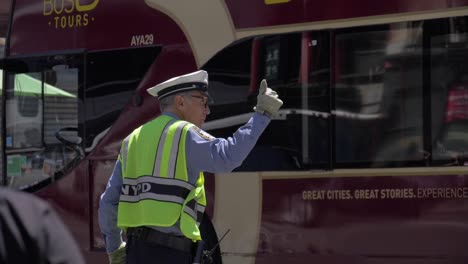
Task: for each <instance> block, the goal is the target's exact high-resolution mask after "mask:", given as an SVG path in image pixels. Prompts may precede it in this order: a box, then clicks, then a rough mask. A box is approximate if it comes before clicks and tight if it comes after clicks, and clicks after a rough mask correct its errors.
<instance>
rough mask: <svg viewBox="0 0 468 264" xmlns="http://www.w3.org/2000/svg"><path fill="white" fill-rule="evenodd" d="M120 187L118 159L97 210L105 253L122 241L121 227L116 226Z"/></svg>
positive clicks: (120, 177)
mask: <svg viewBox="0 0 468 264" xmlns="http://www.w3.org/2000/svg"><path fill="white" fill-rule="evenodd" d="M121 188H122V169H121V164H120V161H119V160H117V162H116V164H115V167H114V172H113V173H112V175H111V177H110V179H109V181H108V182H107V186H106V190H105V191H104V193H103V194H102V195H101V200H100V202H99V210H98V218H99V228H100V229H101V232H102V235H103V237H104V242H105V243H106V251H107V253H111V252H113V251H115V250H117V249H118V248H119V246H120V244H121V243H122V229H120V228H119V227H117V209H118V205H119V197H120V190H121Z"/></svg>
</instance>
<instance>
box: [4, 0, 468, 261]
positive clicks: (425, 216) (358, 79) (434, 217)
mask: <svg viewBox="0 0 468 264" xmlns="http://www.w3.org/2000/svg"><path fill="white" fill-rule="evenodd" d="M0 48H1V49H0V54H1V55H0V56H1V61H0V65H1V71H0V73H1V74H0V76H1V79H0V80H1V81H0V87H1V91H2V93H1V94H2V100H1V121H2V122H1V131H2V133H1V151H0V155H1V159H0V160H1V162H0V165H1V172H2V174H1V183H2V184H3V185H5V186H8V187H9V188H13V189H20V190H24V191H28V192H34V193H36V194H37V195H38V196H40V197H42V198H44V199H46V200H47V201H48V202H50V203H51V204H53V205H54V207H55V208H56V209H57V211H58V212H59V213H60V215H61V217H62V219H63V220H64V221H65V222H66V223H67V225H68V227H69V228H70V229H71V231H72V233H73V234H74V236H75V238H76V240H77V241H78V242H79V244H80V246H81V249H82V250H83V253H84V254H85V256H86V258H87V261H88V262H89V263H104V262H105V261H107V260H106V254H105V251H104V242H103V239H102V237H101V234H100V230H99V227H98V225H97V209H98V202H99V197H100V195H101V193H102V192H103V190H104V188H105V186H106V183H107V180H108V178H109V176H110V174H111V172H112V169H113V166H114V164H115V160H116V158H117V155H118V152H119V148H120V144H121V141H122V139H124V138H125V137H126V136H127V134H129V133H130V132H131V131H132V130H133V129H134V128H136V127H138V126H140V125H141V124H143V123H145V122H147V121H149V120H151V119H153V118H155V117H156V116H158V115H159V114H160V112H159V107H158V101H157V99H156V98H153V97H151V96H149V94H147V92H146V90H147V89H148V88H149V87H151V86H153V85H155V84H157V83H159V82H162V81H164V80H166V79H169V78H171V77H174V76H176V75H180V74H185V73H188V72H191V71H195V70H198V69H204V70H206V71H208V72H209V75H210V77H209V78H210V94H211V95H212V97H213V98H214V101H215V102H214V104H213V105H211V106H210V109H211V115H210V116H209V117H208V120H207V122H206V124H205V126H204V127H203V128H204V129H205V130H206V131H208V132H209V133H211V134H212V135H214V136H217V137H227V136H229V135H231V134H232V133H233V132H234V131H235V130H236V129H237V127H238V126H239V125H240V124H243V123H244V122H245V121H246V120H247V119H248V118H249V116H250V115H251V114H252V107H253V105H254V103H255V98H256V94H257V87H258V86H259V82H260V81H261V80H262V79H263V78H265V79H267V80H268V83H269V86H271V87H272V88H273V89H274V90H276V91H277V92H278V93H279V95H280V97H281V98H282V99H283V101H284V105H283V108H282V109H281V110H280V112H279V113H278V114H277V115H276V116H274V117H273V120H272V122H271V124H270V125H269V127H268V128H267V130H266V131H265V133H264V134H263V135H262V136H261V138H260V139H259V142H258V144H257V145H256V147H255V148H254V149H253V150H252V152H251V153H250V155H249V156H248V158H247V159H246V160H245V162H244V163H243V164H242V165H241V166H240V167H239V168H237V169H235V171H233V172H232V173H229V174H226V175H213V174H209V175H208V177H207V186H206V187H207V190H208V204H209V207H208V208H207V210H206V214H207V215H208V217H205V221H204V222H203V224H202V229H203V236H204V238H205V239H206V240H207V243H208V246H209V247H210V248H211V247H213V246H214V245H215V244H216V242H217V241H218V240H219V238H220V237H221V236H222V235H223V234H224V233H225V232H226V231H227V230H230V232H229V233H228V234H227V235H226V237H225V238H224V239H223V240H222V241H221V243H220V246H219V248H218V249H217V250H215V251H214V252H215V253H214V259H215V262H216V263H221V261H222V262H223V263H242V264H253V263H256V264H260V263H374V264H383V263H402V264H403V263H404V264H409V263H412V264H416V263H440V264H441V263H467V262H468V251H467V250H466V249H465V248H466V245H467V244H468V67H466V62H467V61H468V0H451V1H447V0H395V1H371V0H348V1H340V0H328V1H315V0H304V1H297V0H263V1H251V0H226V1H216V0H203V1H183V0H182V1H163V0H114V1H103V0H38V1H27V0H10V1H1V2H0ZM214 230H216V231H217V234H216V232H215V231H214ZM221 259H222V260H221Z"/></svg>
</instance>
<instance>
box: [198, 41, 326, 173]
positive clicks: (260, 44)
mask: <svg viewBox="0 0 468 264" xmlns="http://www.w3.org/2000/svg"><path fill="white" fill-rule="evenodd" d="M328 54H329V41H328V34H327V33H324V32H316V33H313V34H312V33H310V34H309V33H304V34H303V33H295V34H284V35H275V36H268V37H263V38H257V39H254V40H244V41H242V42H238V43H235V44H234V45H232V46H230V47H228V48H226V49H225V50H223V51H221V52H220V53H219V54H217V55H216V56H215V57H214V58H213V59H212V60H210V61H209V62H208V63H207V64H206V65H205V67H203V68H204V69H205V70H207V71H208V72H209V74H210V93H211V94H212V96H213V98H214V100H215V103H214V104H213V105H212V106H211V114H210V116H209V120H208V122H207V123H206V124H205V127H204V128H205V129H206V130H208V131H210V133H212V134H213V135H215V136H218V137H228V136H231V135H232V133H233V132H234V131H235V130H236V129H237V128H238V127H239V125H242V124H244V123H245V121H247V120H248V118H249V116H250V115H251V113H252V108H253V106H254V105H255V104H256V99H257V98H256V97H257V93H258V91H257V90H258V86H259V84H260V81H261V80H262V79H263V78H265V79H267V81H268V86H269V87H271V88H272V89H274V90H275V91H276V92H277V93H278V94H279V96H280V98H281V99H283V101H284V105H283V107H282V109H281V110H280V112H279V113H278V115H276V116H275V117H274V118H273V120H272V122H271V123H270V125H269V126H268V127H267V129H266V130H265V131H264V133H263V134H262V136H261V137H260V139H259V141H258V142H257V145H256V146H255V148H254V149H253V150H252V152H251V153H250V155H249V156H248V158H247V159H246V160H245V161H244V163H243V164H242V165H241V167H239V168H237V169H236V171H262V170H303V169H310V168H321V167H324V166H328V165H327V164H328V163H329V136H328V134H329V130H328V127H329V122H330V119H329V114H328V113H329V93H328V91H329V89H328V88H329V59H328ZM301 71H302V72H301Z"/></svg>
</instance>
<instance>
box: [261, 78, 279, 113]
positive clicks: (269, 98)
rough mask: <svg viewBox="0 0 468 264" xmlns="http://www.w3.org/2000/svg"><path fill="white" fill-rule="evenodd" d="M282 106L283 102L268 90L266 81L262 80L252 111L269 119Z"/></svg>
mask: <svg viewBox="0 0 468 264" xmlns="http://www.w3.org/2000/svg"><path fill="white" fill-rule="evenodd" d="M282 105H283V101H281V99H279V98H278V94H277V93H276V92H275V91H273V90H272V89H271V88H269V87H268V85H267V81H266V80H265V79H263V80H262V82H261V83H260V89H259V91H258V96H257V106H255V107H254V110H255V111H256V112H259V113H260V114H264V115H266V116H268V117H270V118H271V116H272V115H274V114H276V112H278V110H279V109H280V107H281V106H282Z"/></svg>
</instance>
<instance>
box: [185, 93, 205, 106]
mask: <svg viewBox="0 0 468 264" xmlns="http://www.w3.org/2000/svg"><path fill="white" fill-rule="evenodd" d="M189 95H190V97H193V98H198V99H200V103H201V105H202V106H203V107H205V108H208V97H205V96H201V95H192V94H189Z"/></svg>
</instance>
